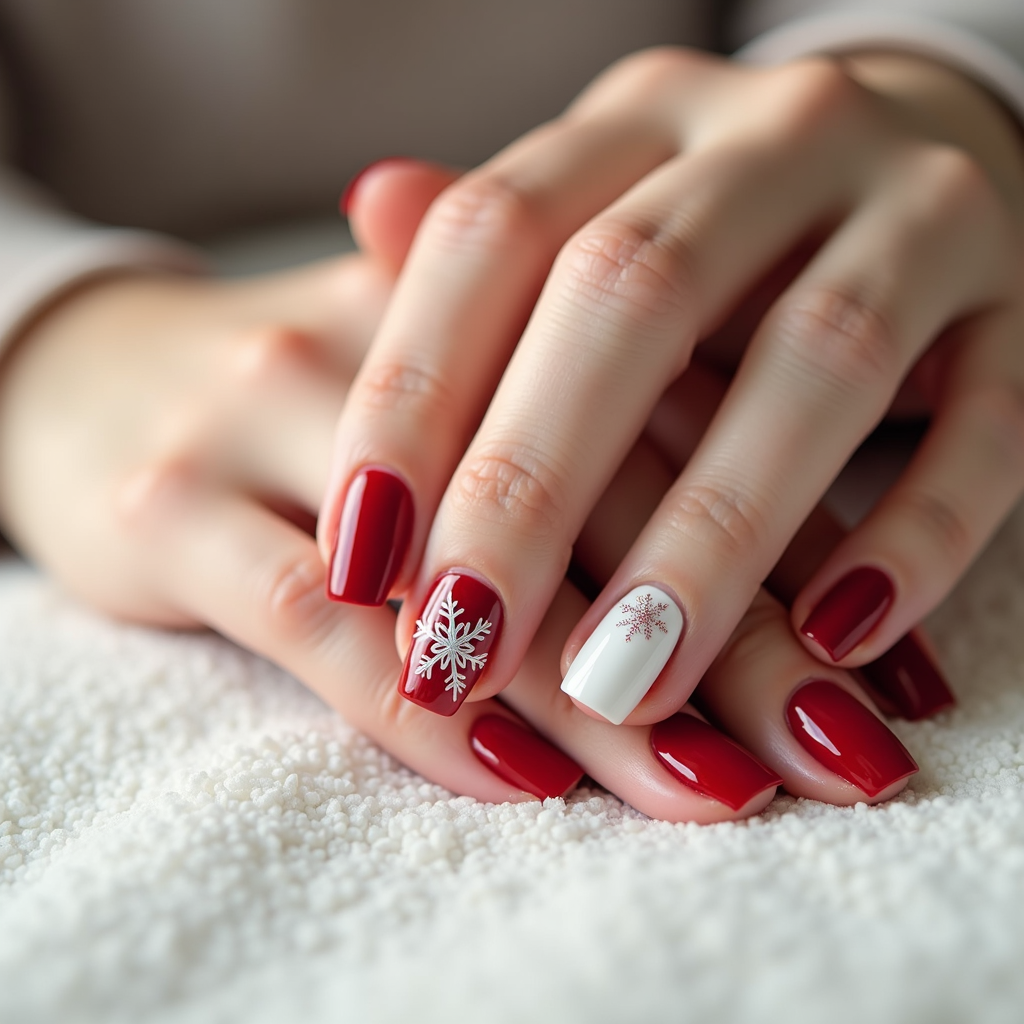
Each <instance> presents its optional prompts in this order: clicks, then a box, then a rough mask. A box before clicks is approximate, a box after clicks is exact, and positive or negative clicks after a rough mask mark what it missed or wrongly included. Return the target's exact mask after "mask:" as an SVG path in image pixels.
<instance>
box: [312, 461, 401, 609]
mask: <svg viewBox="0 0 1024 1024" xmlns="http://www.w3.org/2000/svg"><path fill="white" fill-rule="evenodd" d="M412 517H413V512H412V494H411V493H410V492H409V488H408V487H406V485H405V482H404V481H403V480H402V479H400V478H399V477H397V476H396V475H395V474H394V473H389V472H388V471H387V470H384V469H364V470H363V471H362V472H360V473H358V474H356V476H355V477H354V478H353V480H352V482H351V483H350V484H349V486H348V492H347V493H346V495H345V506H344V508H343V509H342V512H341V521H340V522H339V523H338V536H337V539H336V541H335V545H334V553H333V554H332V555H331V571H330V572H329V573H328V575H327V596H328V597H330V598H332V599H333V600H335V601H345V602H346V603H348V604H367V605H379V604H383V603H384V601H385V600H386V599H387V596H388V592H389V591H390V590H391V588H392V586H393V585H394V582H395V579H396V578H397V576H398V574H399V572H400V571H401V569H402V562H403V561H404V560H405V554H406V552H407V551H408V549H409V539H410V537H411V536H412Z"/></svg>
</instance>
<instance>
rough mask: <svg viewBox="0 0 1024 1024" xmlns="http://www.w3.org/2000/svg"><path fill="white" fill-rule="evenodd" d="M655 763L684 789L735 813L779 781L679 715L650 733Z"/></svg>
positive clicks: (704, 726) (731, 745) (745, 753)
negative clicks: (674, 778)
mask: <svg viewBox="0 0 1024 1024" xmlns="http://www.w3.org/2000/svg"><path fill="white" fill-rule="evenodd" d="M651 748H652V749H653V750H654V753H655V755H656V756H657V758H658V760H659V761H661V763H662V764H663V765H664V766H665V767H666V768H667V769H668V770H669V772H671V774H672V775H674V776H675V777H676V778H677V779H678V780H679V781H680V782H681V783H682V784H683V785H684V786H689V787H690V789H692V790H695V791H696V792H697V793H699V794H700V795H701V796H707V797H711V799H712V800H718V801H719V802H721V803H723V804H725V805H726V806H727V807H731V808H732V809H733V810H734V811H738V810H739V809H740V808H741V807H742V806H743V805H744V804H746V803H748V802H749V801H750V800H752V799H753V798H754V797H755V796H757V794H758V793H762V792H764V790H766V789H768V788H769V787H772V786H780V785H782V779H780V778H779V777H778V775H776V774H775V772H773V771H772V770H771V769H770V768H767V767H765V765H763V764H761V762H760V761H758V759H757V758H756V757H754V755H753V754H751V753H749V752H748V751H746V750H744V749H743V747H741V746H740V745H739V744H738V743H735V742H734V741H733V740H731V739H729V737H728V736H725V735H723V734H722V733H720V732H719V731H718V730H717V729H715V728H714V727H712V726H710V725H708V724H707V722H702V721H701V720H700V719H699V718H694V716H693V715H687V714H678V715H673V716H672V717H671V718H666V719H665V720H664V721H661V722H658V724H657V725H655V726H654V728H653V729H652V730H651Z"/></svg>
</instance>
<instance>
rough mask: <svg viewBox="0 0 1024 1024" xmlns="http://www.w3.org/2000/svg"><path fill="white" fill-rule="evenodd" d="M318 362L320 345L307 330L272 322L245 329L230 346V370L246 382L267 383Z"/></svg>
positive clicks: (260, 385) (251, 384) (244, 383)
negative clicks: (317, 356)
mask: <svg viewBox="0 0 1024 1024" xmlns="http://www.w3.org/2000/svg"><path fill="white" fill-rule="evenodd" d="M315 362H316V347H315V345H314V343H313V341H312V339H311V338H310V337H309V335H307V334H306V333H305V332H303V331H300V330H298V329H296V328H293V327H288V326H285V325H279V324H272V325H267V326H261V327H256V328H253V329H250V330H247V331H244V332H242V333H240V334H239V335H237V336H236V337H234V338H233V339H232V341H231V344H230V346H229V355H228V366H229V372H230V373H231V374H232V376H233V377H234V378H235V380H236V381H237V382H239V383H241V384H243V385H247V386H256V387H263V386H265V385H267V384H273V383H275V382H277V381H280V380H281V379H282V378H283V377H285V376H288V375H290V374H292V373H294V372H295V371H296V370H297V369H304V368H307V367H309V366H310V365H311V364H313V363H315Z"/></svg>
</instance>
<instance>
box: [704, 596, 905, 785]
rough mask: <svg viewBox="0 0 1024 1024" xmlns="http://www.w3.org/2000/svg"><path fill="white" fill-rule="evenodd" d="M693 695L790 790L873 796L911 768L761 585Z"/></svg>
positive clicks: (854, 689) (842, 676)
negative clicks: (801, 639)
mask: <svg viewBox="0 0 1024 1024" xmlns="http://www.w3.org/2000/svg"><path fill="white" fill-rule="evenodd" d="M696 700H697V702H698V706H699V707H701V708H702V709H704V710H705V711H706V712H707V713H708V715H709V716H710V717H711V718H712V720H713V721H714V722H715V724H717V725H719V726H721V728H723V729H724V730H725V731H726V732H727V733H728V734H729V735H730V736H732V737H733V738H734V739H735V740H737V741H738V742H739V743H741V744H742V745H743V746H744V747H746V748H747V749H748V750H750V751H751V752H752V753H753V754H754V755H755V756H757V757H758V758H759V759H760V760H762V761H763V762H764V763H765V764H766V765H767V766H768V767H769V768H770V769H771V770H773V771H775V772H777V773H778V774H779V776H780V777H781V778H782V780H783V784H784V785H785V787H786V790H787V791H788V792H790V793H792V794H793V795H794V796H804V797H810V798H812V799H815V800H824V801H826V802H828V803H832V804H854V803H860V802H867V803H877V802H880V801H882V800H888V799H889V798H890V797H892V796H894V795H895V794H896V793H898V792H899V791H900V790H901V789H903V787H904V786H905V785H906V783H907V779H908V778H909V777H910V776H911V775H913V774H914V773H915V772H916V771H917V764H916V763H915V762H914V759H913V758H912V757H911V756H910V754H909V753H908V752H907V750H906V749H905V748H904V746H903V744H902V743H900V741H899V739H897V737H896V736H895V735H894V734H893V733H892V732H891V731H890V730H889V729H888V728H887V726H886V725H885V723H884V722H883V721H882V720H881V718H880V717H879V716H878V714H877V713H876V712H875V711H874V709H873V708H872V707H871V704H870V702H869V701H868V699H867V698H866V696H865V695H864V693H863V692H862V691H861V690H860V689H859V687H858V686H857V685H856V683H855V682H854V681H853V679H852V678H851V677H850V676H849V675H848V674H847V673H845V672H843V671H842V670H841V669H837V668H827V667H825V666H823V665H822V664H821V663H820V662H818V661H817V660H816V659H815V658H814V657H813V656H812V655H811V654H810V653H809V652H808V651H807V650H806V649H804V647H803V646H802V645H801V644H800V642H799V641H798V640H797V639H796V637H795V636H794V635H793V632H792V629H791V628H790V626H789V617H788V615H787V613H786V610H785V609H784V608H783V607H782V605H780V604H779V603H778V602H777V601H775V600H774V599H773V598H771V597H770V596H769V595H768V594H767V593H766V592H765V591H760V592H759V594H758V596H757V597H756V598H755V599H754V602H753V604H752V605H751V607H750V610H749V611H748V612H747V614H746V615H745V616H744V617H743V619H742V620H741V622H740V624H739V626H738V627H737V629H736V630H735V632H734V633H733V635H732V637H731V638H730V640H729V643H728V644H727V645H726V647H725V648H724V649H723V651H722V653H721V654H720V655H719V657H718V658H717V659H716V660H715V662H714V663H713V664H712V666H711V667H710V668H709V669H708V672H707V674H706V675H705V677H704V679H703V681H702V682H701V684H700V687H699V689H698V692H697V695H696Z"/></svg>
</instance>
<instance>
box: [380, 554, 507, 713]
mask: <svg viewBox="0 0 1024 1024" xmlns="http://www.w3.org/2000/svg"><path fill="white" fill-rule="evenodd" d="M501 622H502V611H501V601H500V600H499V598H498V595H497V594H496V593H495V591H494V590H492V589H491V588H490V587H489V586H487V584H486V583H481V582H480V580H478V579H475V578H474V577H473V576H464V575H462V574H460V573H455V572H450V573H446V574H445V575H444V576H441V577H440V578H439V579H438V581H437V582H436V583H435V584H434V589H433V590H432V591H431V593H430V597H429V598H427V602H426V604H425V605H424V606H423V610H422V611H421V612H420V617H419V618H418V619H417V620H416V632H415V633H414V634H413V638H412V646H411V647H410V648H409V653H408V654H407V655H406V658H405V665H404V666H403V668H402V677H401V679H400V680H399V682H398V689H399V692H400V693H401V694H402V696H403V697H405V698H406V699H408V700H411V701H412V702H413V703H414V704H419V705H420V707H424V708H426V709H427V710H428V711H434V712H436V713H437V714H439V715H445V716H448V715H454V714H455V712H456V711H458V710H459V708H460V707H461V706H462V702H463V701H464V700H465V699H466V697H467V696H469V691H470V690H472V689H473V687H474V686H475V685H476V682H477V680H478V679H479V678H480V676H481V675H482V674H483V672H484V669H485V668H486V667H487V656H488V654H489V652H490V650H491V648H492V647H493V646H494V644H495V642H496V641H497V639H498V636H499V635H500V633H501Z"/></svg>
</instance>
